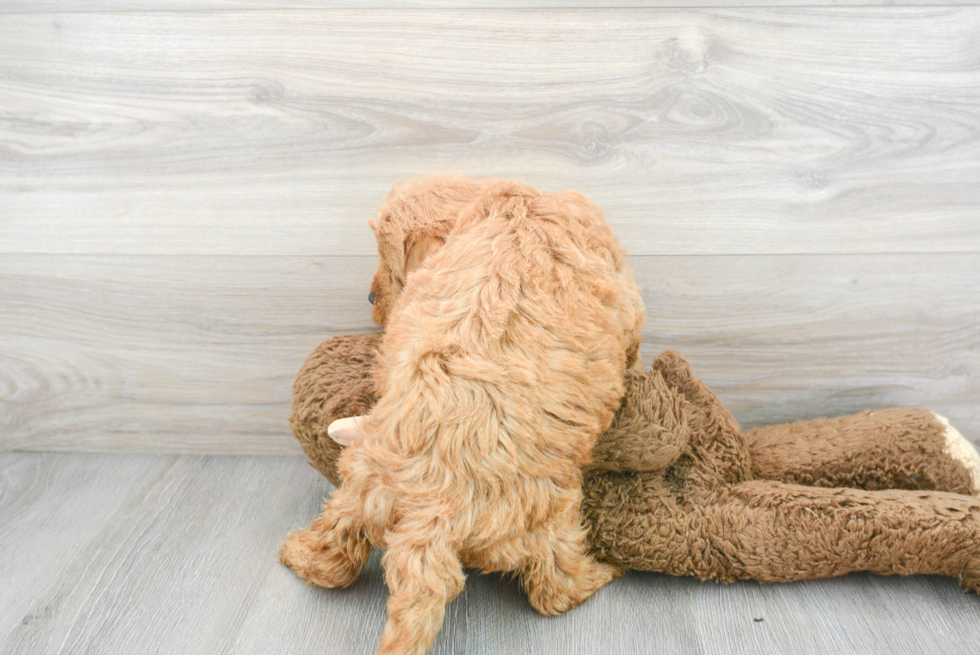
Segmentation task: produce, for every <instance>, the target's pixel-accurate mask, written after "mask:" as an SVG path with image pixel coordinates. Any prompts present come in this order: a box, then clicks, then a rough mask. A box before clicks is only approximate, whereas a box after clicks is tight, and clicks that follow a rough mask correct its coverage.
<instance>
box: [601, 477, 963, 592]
mask: <svg viewBox="0 0 980 655" xmlns="http://www.w3.org/2000/svg"><path fill="white" fill-rule="evenodd" d="M609 478H610V476H599V477H597V478H593V479H592V480H591V484H592V486H591V487H590V489H591V491H590V493H589V495H588V496H587V503H586V515H587V516H588V517H589V519H590V522H592V523H593V524H594V525H593V527H592V528H591V531H590V534H591V538H592V542H593V550H594V552H596V553H597V554H598V555H599V556H601V557H602V558H603V559H606V560H608V561H612V562H615V563H617V564H621V565H623V566H628V567H630V568H634V569H640V570H648V571H657V572H661V573H668V574H671V575H689V576H697V577H699V578H702V579H710V580H716V581H719V582H733V581H735V580H748V579H751V580H758V581H761V582H789V581H794V580H806V579H810V578H827V577H833V576H838V575H844V574H846V573H850V572H853V571H872V572H875V573H880V574H904V575H909V574H914V573H920V574H940V575H948V576H952V577H956V578H958V579H959V580H960V582H961V584H962V585H963V587H964V588H965V589H968V590H973V591H980V500H978V499H977V498H975V497H971V496H964V495H960V494H950V493H945V492H936V491H901V490H890V491H864V490H860V489H823V488H817V487H806V486H802V485H794V484H784V483H781V482H771V481H766V480H754V481H750V482H744V483H741V484H736V485H731V486H730V487H725V488H719V489H717V490H715V491H714V492H711V493H704V494H703V495H700V497H698V495H689V496H687V497H685V498H681V497H679V496H678V494H677V493H676V492H674V491H673V490H671V489H670V488H669V486H667V485H665V484H664V481H663V480H662V479H659V478H657V477H656V476H649V477H646V478H644V476H640V475H637V476H633V477H631V478H628V479H623V480H619V481H615V480H611V479H609Z"/></svg>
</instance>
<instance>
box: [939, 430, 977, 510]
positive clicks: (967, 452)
mask: <svg viewBox="0 0 980 655" xmlns="http://www.w3.org/2000/svg"><path fill="white" fill-rule="evenodd" d="M932 415H933V416H935V417H936V420H937V421H939V422H940V423H942V425H943V427H944V428H945V429H946V431H945V433H944V434H943V437H944V438H945V439H946V446H945V447H944V448H943V452H944V453H946V454H947V455H948V456H949V457H951V458H953V459H955V460H956V461H958V462H959V463H960V464H962V465H963V466H964V467H965V468H966V470H967V471H968V472H969V474H970V479H971V480H972V482H973V493H974V495H977V496H980V454H978V453H977V449H976V447H975V446H974V445H973V444H972V443H970V442H969V441H967V440H966V437H964V436H963V435H962V434H960V431H959V430H957V429H956V428H954V427H953V426H952V425H950V424H949V420H947V419H946V417H945V416H940V415H939V414H936V413H935V412H933V413H932Z"/></svg>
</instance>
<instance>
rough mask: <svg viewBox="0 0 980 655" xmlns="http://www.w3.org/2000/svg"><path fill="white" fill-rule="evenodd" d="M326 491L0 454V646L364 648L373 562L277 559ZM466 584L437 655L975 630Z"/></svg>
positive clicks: (809, 601) (257, 468)
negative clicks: (329, 576) (576, 598)
mask: <svg viewBox="0 0 980 655" xmlns="http://www.w3.org/2000/svg"><path fill="white" fill-rule="evenodd" d="M330 490H331V487H330V485H329V484H328V483H327V482H326V481H325V480H324V479H323V478H321V477H320V476H319V474H317V473H316V472H315V471H314V470H313V469H312V468H310V467H309V466H307V465H306V463H305V462H304V460H303V459H302V458H275V457H261V458H260V457H194V456H183V457H176V456H160V455H98V454H71V455H65V454H40V453H4V454H0V518H2V520H3V525H4V530H3V531H2V532H0V582H2V583H3V585H2V586H0V652H4V653H18V654H20V653H24V654H33V653H53V652H71V653H75V652H99V653H106V654H114V653H137V652H138V653H174V652H180V653H186V654H188V655H195V654H198V653H200V654H206V655H211V654H213V653H235V654H239V653H241V654H244V653H278V652H288V653H293V654H294V655H304V654H306V653H311V654H312V653H317V654H318V655H341V654H343V655H348V654H349V655H361V654H364V655H367V654H370V653H373V652H374V649H375V648H376V646H377V643H378V640H379V638H380V634H381V628H382V625H383V620H384V604H385V602H386V600H387V590H386V589H385V586H384V581H383V576H382V571H381V569H380V566H379V560H378V557H377V554H375V556H374V557H372V559H371V560H370V562H369V564H368V566H367V568H366V570H365V572H364V574H363V575H362V576H361V579H360V581H359V582H358V583H357V584H355V585H354V586H353V587H352V588H350V589H347V590H330V591H328V590H321V589H317V588H313V587H309V586H307V585H305V584H304V583H303V582H302V581H300V580H299V579H298V578H296V577H295V576H294V575H293V574H292V572H291V571H289V570H288V569H286V568H285V567H283V566H282V565H280V564H279V563H278V562H277V561H276V559H275V552H276V549H277V547H278V544H279V542H280V540H281V539H282V537H283V536H285V533H286V532H287V531H288V530H289V529H293V528H298V527H300V526H304V525H306V524H307V522H308V521H309V519H310V518H311V517H312V516H313V515H314V514H315V512H316V511H317V510H318V509H319V505H320V501H321V498H322V497H323V496H325V495H326V494H328V493H329V492H330ZM467 573H468V575H467V581H466V588H465V591H464V592H463V593H462V594H461V595H460V596H459V597H458V598H457V599H456V600H455V601H454V602H453V603H452V604H451V605H450V606H449V608H448V611H447V613H446V622H445V625H444V627H443V629H442V632H441V633H440V634H439V637H438V639H437V641H436V644H435V647H434V648H433V650H432V653H433V654H434V655H448V654H449V653H454V654H457V655H460V654H464V655H485V654H491V653H554V652H562V653H568V655H585V654H592V653H608V654H609V655H618V654H630V655H632V654H633V653H652V652H665V653H691V654H695V655H702V654H703V655H715V654H716V653H787V652H793V653H801V654H810V653H822V654H825V653H832V654H839V653H840V654H844V653H847V654H850V653H855V652H862V653H887V654H889V655H893V654H894V655H904V654H907V653H923V652H943V653H951V654H959V653H971V652H975V645H976V643H977V640H978V638H980V602H978V599H977V597H976V596H975V595H964V594H961V593H960V591H959V587H958V585H957V584H956V581H955V580H951V579H948V578H938V577H925V576H915V577H909V578H903V577H890V578H885V577H876V576H872V575H863V574H860V575H849V576H845V577H843V578H838V579H834V580H822V581H814V582H809V583H799V584H781V585H768V586H764V585H759V584H754V583H737V584H732V585H727V586H726V585H718V584H714V583H705V582H699V581H697V580H693V579H690V578H673V577H669V576H662V575H655V574H649V573H629V574H627V575H626V576H625V577H624V578H622V579H620V580H617V581H615V582H613V583H612V584H611V585H609V586H608V587H606V588H604V589H602V590H601V591H600V592H599V593H598V594H596V595H595V596H594V597H593V598H592V599H590V600H589V601H588V602H587V603H585V604H584V605H582V606H581V607H580V608H578V609H576V610H575V611H572V612H569V613H568V614H566V615H564V616H562V617H558V618H546V617H542V616H539V615H537V614H536V613H535V612H534V611H533V610H532V609H531V607H530V606H529V605H528V603H527V600H526V599H525V597H524V595H523V593H522V592H521V591H520V589H519V587H518V584H517V582H516V581H512V580H505V579H503V578H502V577H500V576H496V575H494V576H490V575H480V574H479V573H478V572H476V571H468V572H467Z"/></svg>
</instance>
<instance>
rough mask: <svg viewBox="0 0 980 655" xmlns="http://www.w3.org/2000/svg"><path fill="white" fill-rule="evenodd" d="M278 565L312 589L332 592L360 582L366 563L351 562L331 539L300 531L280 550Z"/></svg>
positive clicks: (293, 533)
mask: <svg viewBox="0 0 980 655" xmlns="http://www.w3.org/2000/svg"><path fill="white" fill-rule="evenodd" d="M279 561H280V562H282V563H283V564H285V565H286V566H288V567H289V568H291V569H292V570H293V571H295V572H296V575H298V576H299V577H301V578H303V579H304V580H306V581H307V582H308V583H309V584H311V585H316V586H318V587H326V588H327V589H333V588H336V587H349V586H351V585H352V584H354V583H355V582H356V581H357V577H358V575H360V573H361V568H362V567H363V566H364V563H363V562H356V561H354V560H352V559H351V558H350V557H349V556H348V554H347V553H345V552H344V551H343V550H342V549H341V548H340V547H339V546H337V544H336V543H335V542H334V541H333V539H332V538H331V537H330V536H329V535H324V534H321V533H316V532H313V531H312V530H297V531H296V532H290V533H289V534H288V535H287V536H286V541H284V542H283V544H282V546H280V548H279Z"/></svg>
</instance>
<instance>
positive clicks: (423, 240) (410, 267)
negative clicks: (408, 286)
mask: <svg viewBox="0 0 980 655" xmlns="http://www.w3.org/2000/svg"><path fill="white" fill-rule="evenodd" d="M444 243H445V241H444V240H442V239H440V238H439V237H436V236H432V235H430V234H418V233H412V234H409V235H408V237H406V239H405V275H406V276H408V274H409V273H411V272H412V271H414V270H415V269H416V268H418V267H419V266H421V265H422V264H423V263H424V262H425V260H426V259H428V258H429V257H430V256H431V255H433V254H434V253H435V252H436V251H437V250H439V248H441V247H442V245H443V244H444Z"/></svg>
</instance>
